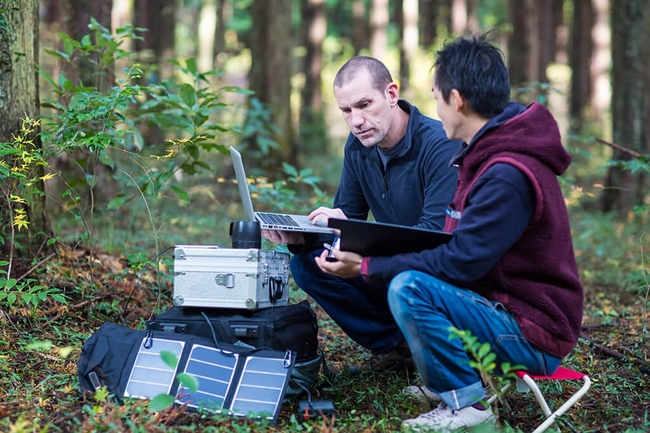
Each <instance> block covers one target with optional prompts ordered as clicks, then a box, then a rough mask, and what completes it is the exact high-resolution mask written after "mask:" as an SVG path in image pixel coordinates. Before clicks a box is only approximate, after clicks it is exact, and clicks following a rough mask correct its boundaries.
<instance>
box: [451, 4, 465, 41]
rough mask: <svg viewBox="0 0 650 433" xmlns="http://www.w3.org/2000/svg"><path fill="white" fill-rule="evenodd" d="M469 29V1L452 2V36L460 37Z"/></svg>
mask: <svg viewBox="0 0 650 433" xmlns="http://www.w3.org/2000/svg"><path fill="white" fill-rule="evenodd" d="M466 29H467V0H452V2H451V34H452V35H455V36H458V35H461V34H463V33H464V32H465V30H466Z"/></svg>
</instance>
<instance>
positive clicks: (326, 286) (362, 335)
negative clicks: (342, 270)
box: [290, 249, 404, 353]
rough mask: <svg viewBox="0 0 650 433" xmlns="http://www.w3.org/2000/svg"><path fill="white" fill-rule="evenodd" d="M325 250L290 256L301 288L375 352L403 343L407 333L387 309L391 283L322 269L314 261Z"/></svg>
mask: <svg viewBox="0 0 650 433" xmlns="http://www.w3.org/2000/svg"><path fill="white" fill-rule="evenodd" d="M322 251H323V250H322V249H320V250H316V251H312V252H310V253H301V254H296V255H294V256H293V257H292V258H291V262H290V266H291V275H292V276H293V280H294V281H295V282H296V284H297V285H298V287H300V288H301V289H302V290H304V291H305V292H306V293H307V294H308V295H309V296H311V297H312V298H313V299H314V300H315V301H316V302H318V304H319V305H320V306H321V307H322V308H323V310H325V312H326V313H327V314H328V315H329V316H330V317H331V318H332V320H334V322H336V324H337V325H339V327H340V328H341V329H342V330H343V332H345V333H346V334H347V335H348V336H349V337H350V338H351V339H353V340H354V341H355V342H357V343H358V344H360V345H361V346H363V347H365V348H367V349H369V350H371V351H372V352H373V353H387V352H390V351H391V350H393V349H395V348H396V347H397V346H399V345H400V344H401V343H403V342H404V336H403V335H402V332H401V331H400V329H399V327H398V326H397V324H396V323H395V319H393V315H392V314H391V312H390V309H389V308H388V301H387V299H386V293H387V291H388V286H386V285H371V284H367V283H365V282H364V281H363V279H362V278H361V277H358V278H350V279H343V278H339V277H335V276H333V275H329V274H326V273H324V272H322V271H321V270H320V269H319V268H318V266H317V265H316V261H315V260H314V257H316V256H318V255H320V254H321V252H322Z"/></svg>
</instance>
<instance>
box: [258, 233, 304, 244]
mask: <svg viewBox="0 0 650 433" xmlns="http://www.w3.org/2000/svg"><path fill="white" fill-rule="evenodd" d="M262 237H263V238H264V239H268V240H269V241H271V242H273V243H274V244H285V245H302V244H304V243H305V237H304V236H303V235H302V233H300V232H285V231H282V230H262Z"/></svg>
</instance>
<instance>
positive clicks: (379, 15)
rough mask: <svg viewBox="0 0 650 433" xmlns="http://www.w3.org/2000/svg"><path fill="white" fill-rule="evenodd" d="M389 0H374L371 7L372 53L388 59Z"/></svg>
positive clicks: (376, 56) (382, 58)
mask: <svg viewBox="0 0 650 433" xmlns="http://www.w3.org/2000/svg"><path fill="white" fill-rule="evenodd" d="M388 15H389V14H388V0H372V8H371V9H370V55H371V56H372V57H375V58H377V59H379V60H382V61H386V49H387V47H388Z"/></svg>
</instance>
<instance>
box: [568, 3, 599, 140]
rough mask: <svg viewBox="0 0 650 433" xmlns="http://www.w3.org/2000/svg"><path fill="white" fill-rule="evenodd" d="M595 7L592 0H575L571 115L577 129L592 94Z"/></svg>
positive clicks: (571, 57)
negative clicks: (591, 67)
mask: <svg viewBox="0 0 650 433" xmlns="http://www.w3.org/2000/svg"><path fill="white" fill-rule="evenodd" d="M594 16H595V14H594V8H593V5H592V2H591V0H574V10H573V35H572V38H571V55H570V56H569V59H570V61H569V64H570V66H571V72H572V73H571V97H570V102H569V116H570V117H571V121H572V122H571V123H572V125H573V128H574V130H575V131H578V132H579V131H580V129H581V128H580V125H581V124H582V120H583V117H584V109H585V107H586V106H587V104H588V103H589V101H590V96H591V74H590V70H589V65H590V64H591V57H592V54H593V46H594V44H593V39H592V38H591V33H592V31H593V27H594Z"/></svg>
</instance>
